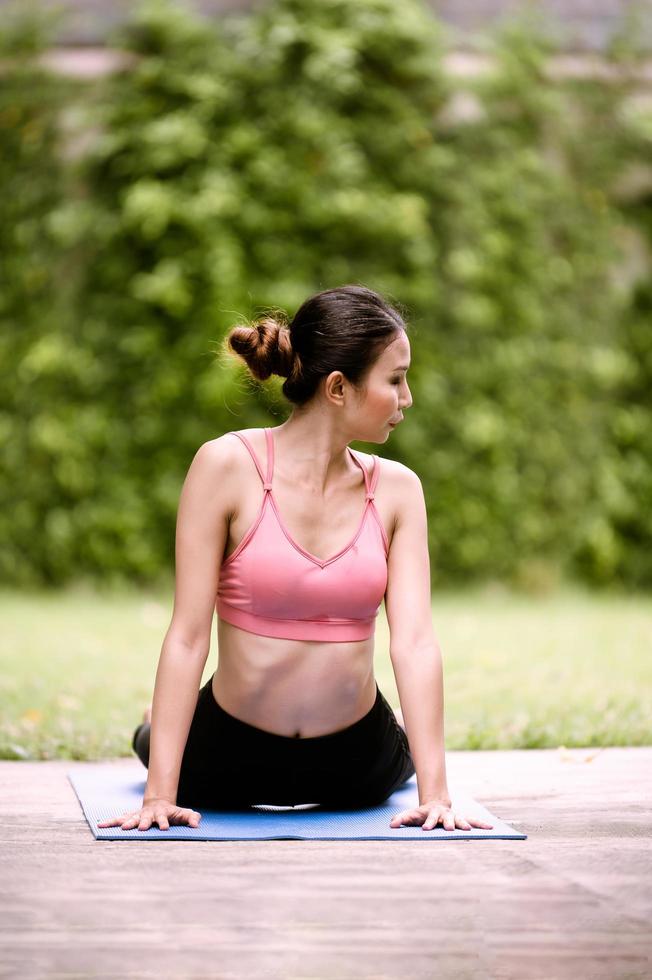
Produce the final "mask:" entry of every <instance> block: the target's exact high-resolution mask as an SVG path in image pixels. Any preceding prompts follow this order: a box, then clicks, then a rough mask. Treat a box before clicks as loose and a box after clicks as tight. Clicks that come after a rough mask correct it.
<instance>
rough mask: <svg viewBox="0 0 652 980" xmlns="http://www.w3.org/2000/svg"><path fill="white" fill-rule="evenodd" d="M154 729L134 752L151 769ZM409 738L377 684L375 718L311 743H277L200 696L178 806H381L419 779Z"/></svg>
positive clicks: (136, 742)
mask: <svg viewBox="0 0 652 980" xmlns="http://www.w3.org/2000/svg"><path fill="white" fill-rule="evenodd" d="M149 733H150V725H149V722H142V723H141V724H140V725H139V726H138V727H137V728H136V730H135V732H134V736H133V741H132V745H133V749H134V752H135V753H136V755H137V756H138V758H139V759H140V761H141V762H142V763H143V765H144V766H146V767H147V766H148V764H149ZM414 772H415V769H414V763H413V761H412V756H411V755H410V749H409V745H408V740H407V736H406V734H405V732H404V731H403V729H402V728H401V726H400V725H399V723H398V722H397V720H396V716H395V714H394V712H393V710H392V708H391V706H390V705H389V704H388V703H387V701H386V700H385V698H384V697H383V695H382V694H381V692H380V688H379V687H378V684H376V700H375V702H374V705H373V707H372V708H371V710H370V711H369V712H368V713H367V714H366V715H365V716H364V717H363V718H360V719H359V721H356V722H354V724H353V725H350V726H349V727H348V728H344V729H342V730H340V731H338V732H332V733H331V734H329V735H317V736H316V737H314V738H292V737H290V736H286V735H276V734H273V733H272V732H266V731H263V730H262V729H260V728H256V727H254V726H253V725H249V724H247V723H246V722H244V721H241V720H240V719H239V718H235V717H234V716H233V715H230V714H229V713H228V712H227V711H225V710H224V708H222V707H221V706H220V705H219V704H218V703H217V701H216V700H215V696H214V694H213V689H212V678H211V679H210V680H208V681H207V682H206V684H204V686H203V687H202V688H201V690H200V692H199V697H198V699H197V706H196V708H195V713H194V715H193V719H192V722H191V724H190V730H189V732H188V738H187V740H186V746H185V749H184V753H183V758H182V760H181V771H180V774H179V786H178V791H177V800H176V802H177V804H178V805H179V806H184V807H191V808H193V809H200V808H201V807H205V808H207V809H241V808H246V807H248V806H253V805H255V804H261V803H262V804H264V803H268V804H270V805H271V806H296V805H297V804H302V803H316V804H320V805H322V806H325V807H336V808H337V809H350V808H354V809H355V808H358V807H366V806H374V805H375V804H378V803H382V801H383V800H386V799H387V798H388V797H389V796H391V794H392V793H393V792H394V791H395V790H396V789H398V787H399V786H401V785H402V784H403V783H404V782H405V781H406V780H407V779H409V778H410V777H411V776H413V775H414Z"/></svg>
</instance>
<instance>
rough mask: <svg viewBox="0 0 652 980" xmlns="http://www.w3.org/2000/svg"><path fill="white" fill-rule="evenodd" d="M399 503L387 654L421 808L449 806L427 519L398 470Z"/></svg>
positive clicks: (410, 477) (404, 470)
mask: <svg viewBox="0 0 652 980" xmlns="http://www.w3.org/2000/svg"><path fill="white" fill-rule="evenodd" d="M396 465H397V471H396V476H395V479H396V480H397V499H398V500H399V501H400V504H399V509H398V514H397V519H396V526H395V529H394V534H393V535H392V544H391V547H390V553H389V558H388V582H387V591H386V592H385V610H386V613H387V621H388V624H389V632H390V646H389V653H390V659H391V661H392V667H393V670H394V676H395V678H396V686H397V689H398V696H399V699H400V702H401V710H402V712H403V721H404V723H405V730H406V734H407V737H408V742H409V745H410V753H411V755H412V758H413V759H414V768H415V769H416V774H417V785H418V789H419V802H420V803H424V802H426V801H428V800H433V799H435V798H437V799H442V800H448V802H449V804H450V796H449V792H448V785H447V780H446V761H445V752H444V685H443V670H442V658H441V651H440V648H439V644H438V642H437V639H436V637H435V633H434V629H433V625H432V598H431V595H430V557H429V554H428V519H427V514H426V503H425V499H424V495H423V487H422V485H421V481H420V479H419V477H418V476H417V475H416V473H414V472H413V471H412V470H410V469H409V468H408V467H407V466H403V465H402V464H400V463H399V464H396Z"/></svg>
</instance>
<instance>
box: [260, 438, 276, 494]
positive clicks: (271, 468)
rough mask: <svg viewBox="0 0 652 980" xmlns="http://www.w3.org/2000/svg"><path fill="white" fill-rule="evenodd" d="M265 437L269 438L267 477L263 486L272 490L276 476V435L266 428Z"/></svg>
mask: <svg viewBox="0 0 652 980" xmlns="http://www.w3.org/2000/svg"><path fill="white" fill-rule="evenodd" d="M265 439H266V440H267V477H266V479H264V480H263V488H264V489H265V490H271V489H272V477H273V476H274V436H273V435H272V430H271V429H269V428H268V429H265Z"/></svg>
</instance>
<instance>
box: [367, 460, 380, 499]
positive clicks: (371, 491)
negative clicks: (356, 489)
mask: <svg viewBox="0 0 652 980" xmlns="http://www.w3.org/2000/svg"><path fill="white" fill-rule="evenodd" d="M371 458H372V459H373V461H374V468H373V471H372V474H371V487H370V488H369V494H368V496H369V497H370V499H371V500H373V499H374V494H375V492H376V487H377V485H378V477H379V476H380V459H379V458H378V456H374V455H372V457H371Z"/></svg>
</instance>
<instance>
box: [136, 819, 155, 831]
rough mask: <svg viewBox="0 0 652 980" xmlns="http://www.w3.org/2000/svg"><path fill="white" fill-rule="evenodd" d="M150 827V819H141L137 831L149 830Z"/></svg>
mask: <svg viewBox="0 0 652 980" xmlns="http://www.w3.org/2000/svg"><path fill="white" fill-rule="evenodd" d="M151 826H152V817H141V819H140V821H139V823H138V829H139V830H149V828H150V827H151Z"/></svg>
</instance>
